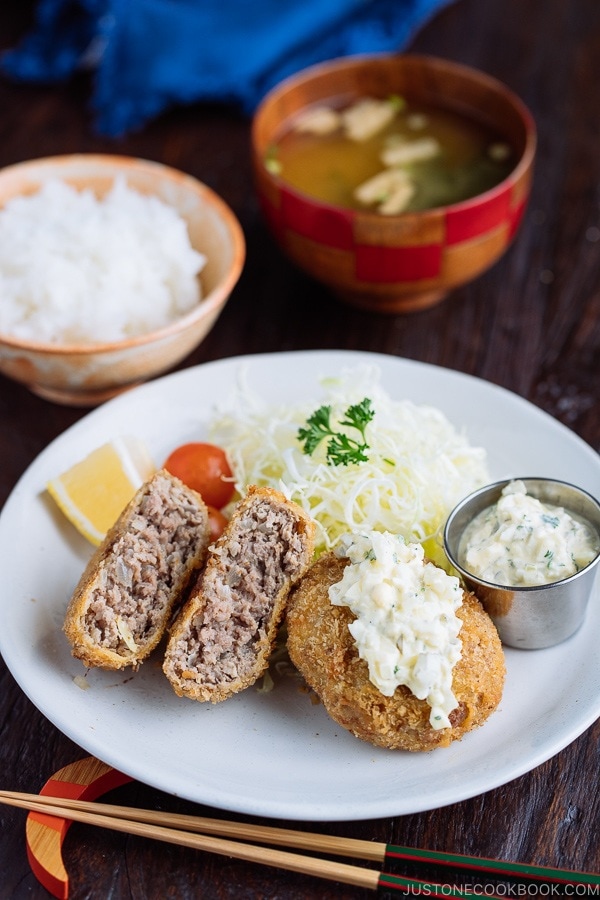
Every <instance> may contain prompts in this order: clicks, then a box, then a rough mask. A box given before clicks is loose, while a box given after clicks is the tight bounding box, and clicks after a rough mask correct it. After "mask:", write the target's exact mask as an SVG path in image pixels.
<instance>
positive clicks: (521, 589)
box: [443, 475, 600, 594]
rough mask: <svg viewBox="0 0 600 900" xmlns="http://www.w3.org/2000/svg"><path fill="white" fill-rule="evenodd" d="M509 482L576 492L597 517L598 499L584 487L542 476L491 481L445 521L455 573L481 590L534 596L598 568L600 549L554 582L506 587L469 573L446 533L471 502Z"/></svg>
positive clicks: (445, 539) (599, 530)
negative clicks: (535, 483) (580, 566)
mask: <svg viewBox="0 0 600 900" xmlns="http://www.w3.org/2000/svg"><path fill="white" fill-rule="evenodd" d="M512 481H523V482H524V483H525V484H527V482H532V481H535V482H542V483H544V484H548V485H553V484H555V485H561V486H562V487H565V488H568V489H569V490H571V491H574V492H575V493H577V494H579V495H580V496H582V497H584V498H585V499H587V500H589V501H591V503H592V505H593V506H595V507H596V508H597V510H598V512H599V514H600V500H599V499H598V498H597V497H595V496H594V495H593V494H591V493H590V492H589V491H586V489H585V488H582V487H579V485H577V484H575V483H574V482H572V481H565V480H564V479H562V478H546V477H545V476H543V475H519V476H514V477H512V478H500V479H498V481H493V482H490V483H489V484H484V485H482V486H481V487H480V488H477V489H476V490H474V491H471V493H470V494H467V495H466V497H463V499H462V500H460V501H459V502H458V503H457V504H456V506H455V507H454V508H453V509H452V510H451V511H450V513H449V515H448V518H447V519H446V522H445V524H444V530H443V548H444V552H445V554H446V556H447V558H448V561H449V563H450V565H451V566H453V567H454V568H455V569H456V570H457V571H458V572H460V574H461V575H462V577H463V578H469V579H471V581H473V582H475V583H476V584H479V585H482V586H484V587H490V588H494V589H495V590H497V591H505V592H507V593H513V594H514V593H536V592H540V591H544V590H548V588H552V587H554V586H556V585H563V584H568V583H569V582H572V581H575V579H577V578H580V577H581V576H582V575H584V574H585V573H586V572H589V571H590V569H592V568H594V567H595V566H597V565H598V564H599V563H600V550H599V551H598V553H596V555H595V556H594V558H593V559H591V560H590V562H589V563H587V565H585V566H584V567H583V568H582V569H579V571H577V572H573V574H572V575H568V576H567V578H560V579H558V580H556V581H548V582H545V583H543V584H519V585H508V584H501V583H500V582H497V581H487V580H486V579H485V578H481V576H479V575H476V574H475V573H474V572H471V571H470V569H467V568H465V566H463V565H462V564H461V563H460V562H459V560H458V558H457V557H458V553H456V554H455V553H454V552H452V550H451V548H450V541H449V538H448V534H449V531H450V528H451V526H452V525H453V524H454V521H455V519H456V517H457V516H458V514H459V513H460V512H461V511H463V510H464V509H465V508H466V507H468V506H469V505H470V504H471V503H473V502H475V501H476V500H478V499H479V498H480V497H482V496H483V495H484V494H488V493H489V494H492V495H493V494H497V493H499V492H501V491H502V488H504V487H506V485H508V484H510V483H511V482H512ZM493 502H494V501H493V500H490V504H491V503H493ZM484 508H487V507H484ZM564 508H565V509H566V510H567V512H569V511H570V510H569V507H568V506H567V504H564ZM475 515H477V513H475ZM469 521H471V520H469ZM589 524H590V525H591V526H592V528H594V530H595V531H596V532H597V533H598V536H599V537H600V528H599V527H598V526H597V525H596V524H595V523H594V522H590V523H589ZM461 536H462V532H461V534H460V535H458V539H457V541H456V549H457V551H458V543H459V541H460V537H461Z"/></svg>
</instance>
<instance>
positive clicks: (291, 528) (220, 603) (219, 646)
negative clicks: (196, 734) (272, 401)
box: [163, 487, 315, 703]
mask: <svg viewBox="0 0 600 900" xmlns="http://www.w3.org/2000/svg"><path fill="white" fill-rule="evenodd" d="M314 531H315V525H314V522H313V521H312V519H310V517H309V516H307V515H306V513H305V512H304V510H303V509H302V508H301V507H300V506H298V505H297V504H296V503H292V502H290V501H289V500H287V499H286V498H285V497H284V495H283V494H281V493H280V492H279V491H276V490H273V489H272V488H266V487H265V488H258V487H250V488H249V489H248V493H247V495H246V497H245V498H244V499H243V500H241V501H240V503H239V504H238V505H237V506H236V507H235V509H234V512H233V514H232V517H231V519H230V521H229V523H228V525H227V527H226V528H225V530H224V532H223V534H222V535H221V537H220V538H219V539H218V541H217V542H216V544H215V545H214V546H212V547H211V548H210V550H209V558H208V561H207V563H206V567H205V569H204V571H203V573H202V575H201V577H200V578H199V580H198V583H197V585H196V586H195V588H194V589H193V591H192V592H191V595H190V597H189V599H188V601H187V603H186V605H185V606H184V608H183V609H182V611H181V613H180V614H179V617H178V618H177V620H176V621H175V624H174V626H173V630H172V633H171V636H170V639H169V643H168V645H167V651H166V654H165V661H164V665H163V670H164V672H165V675H166V676H167V678H168V679H169V681H170V682H171V685H172V686H173V689H174V690H175V693H176V694H178V695H179V696H187V697H190V698H191V699H194V700H201V701H206V700H210V701H212V702H213V703H217V702H219V701H221V700H225V699H226V698H227V697H229V696H231V695H232V694H235V693H237V692H238V691H241V690H243V689H244V688H246V687H249V686H250V685H251V684H253V683H254V682H255V681H256V680H257V679H258V678H259V677H260V676H261V675H262V674H263V672H264V671H265V669H266V668H267V666H268V662H269V656H270V653H271V649H272V647H273V645H274V643H275V639H276V637H277V630H278V627H279V624H280V622H281V619H282V617H283V613H284V608H285V604H286V601H287V597H288V593H289V590H290V588H291V586H292V584H294V583H295V582H296V581H297V580H298V579H299V578H300V577H301V576H302V575H303V573H304V572H305V571H306V570H307V568H308V566H309V565H310V563H311V561H312V556H313V550H314Z"/></svg>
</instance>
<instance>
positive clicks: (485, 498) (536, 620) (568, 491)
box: [444, 478, 600, 650]
mask: <svg viewBox="0 0 600 900" xmlns="http://www.w3.org/2000/svg"><path fill="white" fill-rule="evenodd" d="M512 481H522V482H523V483H524V484H525V486H526V488H527V493H528V494H529V495H531V496H532V497H535V498H537V499H538V500H540V501H541V502H542V503H548V504H551V505H552V506H562V507H564V509H565V510H566V511H567V512H569V513H574V514H575V515H577V516H579V517H580V518H582V519H585V520H586V522H587V523H588V524H589V525H591V526H592V527H593V528H595V529H596V531H597V532H598V534H599V535H600V503H598V501H597V500H596V499H595V498H594V497H592V495H591V494H588V493H587V492H586V491H584V490H582V489H581V488H578V487H575V485H573V484H569V483H568V482H565V481H557V480H553V479H549V478H509V479H506V480H505V481H498V482H496V483H495V484H491V485H488V486H487V487H484V488H481V489H480V490H478V491H475V492H474V493H472V494H470V495H469V496H468V497H466V498H465V499H464V500H462V501H461V502H460V503H459V504H458V506H456V507H455V509H454V510H453V511H452V513H451V514H450V516H449V517H448V521H447V522H446V527H445V529H444V547H445V550H446V555H447V556H448V559H449V560H450V563H451V564H452V565H453V566H454V567H455V569H456V570H457V571H458V572H459V573H460V574H461V576H462V578H463V580H464V582H465V584H466V586H467V587H468V588H469V590H471V591H473V593H474V594H475V595H476V596H477V597H478V598H479V600H480V601H481V603H482V604H483V606H484V607H485V609H486V611H487V612H488V614H489V616H490V618H491V619H492V621H493V622H494V624H495V626H496V628H497V629H498V634H499V635H500V639H501V641H502V643H503V644H506V645H507V646H509V647H518V648H521V649H524V650H539V649H542V648H543V647H552V646H553V645H554V644H559V643H560V642H561V641H564V640H566V639H567V638H568V637H571V635H573V634H574V633H575V632H576V631H577V629H578V628H579V627H580V626H581V624H582V622H583V620H584V617H585V612H586V609H587V605H588V601H589V598H590V595H591V593H592V588H593V585H594V580H595V578H596V573H597V569H598V563H599V562H600V554H599V555H597V556H596V557H595V558H594V559H593V560H592V562H590V563H589V564H588V565H587V566H586V567H585V568H583V569H580V570H579V572H577V573H576V574H575V575H571V576H570V577H569V578H565V579H563V580H562V581H553V582H551V583H549V584H541V585H535V586H525V587H523V586H517V587H509V586H504V585H498V584H492V583H490V582H489V581H483V580H482V579H481V578H478V577H477V576H476V575H474V574H473V573H472V572H469V571H467V570H466V569H465V568H464V566H463V565H461V563H460V561H459V544H460V539H461V537H462V534H463V531H464V530H465V528H466V527H467V525H468V524H469V523H470V522H471V521H472V520H473V519H474V518H475V516H477V515H478V514H479V513H480V512H483V510H484V509H487V508H488V507H490V506H493V505H494V504H495V503H496V502H497V501H498V499H499V498H500V495H501V493H502V490H503V488H504V487H506V485H507V484H509V483H510V482H512Z"/></svg>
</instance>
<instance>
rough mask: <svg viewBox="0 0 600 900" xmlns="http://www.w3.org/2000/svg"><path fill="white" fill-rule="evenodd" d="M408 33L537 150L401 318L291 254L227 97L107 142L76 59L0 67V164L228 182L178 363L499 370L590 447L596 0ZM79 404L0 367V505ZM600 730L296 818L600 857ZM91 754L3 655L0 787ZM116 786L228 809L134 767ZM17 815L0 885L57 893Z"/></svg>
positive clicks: (152, 869)
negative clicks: (473, 71) (391, 812)
mask: <svg viewBox="0 0 600 900" xmlns="http://www.w3.org/2000/svg"><path fill="white" fill-rule="evenodd" d="M32 9H33V4H32V2H31V0H30V2H20V3H19V2H17V0H5V2H4V3H2V4H1V5H0V46H4V47H9V46H12V45H13V44H14V42H15V41H16V39H17V38H18V37H19V35H20V34H22V33H23V32H24V31H25V29H26V28H27V26H28V24H29V22H30V21H31V15H32ZM413 48H414V49H417V50H419V51H422V52H430V53H433V54H436V55H440V56H444V57H447V58H449V59H454V60H458V61H461V62H464V63H467V64H470V65H474V66H477V67H479V68H481V69H483V70H485V71H487V72H489V73H490V74H492V75H494V76H496V77H498V78H500V79H501V80H503V81H504V82H505V83H506V84H508V85H509V87H511V88H512V89H513V90H514V91H516V92H517V93H518V94H519V95H520V96H521V97H522V98H523V99H524V101H525V102H526V103H527V104H528V105H529V107H530V108H531V110H532V112H533V114H534V116H535V119H536V121H537V125H538V129H539V152H538V159H537V166H536V173H535V179H534V185H533V193H532V197H531V202H530V205H529V209H528V211H527V214H526V218H525V222H524V226H523V228H522V230H521V232H520V234H519V237H518V240H517V241H516V242H515V244H514V245H513V246H512V247H511V249H510V250H509V252H508V253H507V254H506V256H505V257H504V258H503V259H502V260H501V261H500V262H499V263H498V264H497V265H496V266H494V267H493V268H492V269H491V270H490V271H489V272H488V273H486V274H485V275H484V276H483V277H481V278H480V279H478V280H477V281H476V282H474V283H473V284H471V285H468V286H467V287H465V288H463V289H460V290H457V291H456V292H455V293H454V294H453V295H452V296H451V297H450V299H449V300H448V301H447V302H445V303H444V304H442V305H441V306H439V307H437V308H434V309H431V310H429V311H425V312H422V313H418V314H415V315H413V316H410V317H406V318H404V317H400V316H398V317H378V316H374V315H370V314H368V313H365V312H363V311H359V310H356V309H351V308H349V307H346V306H343V305H341V304H340V303H339V302H338V301H337V300H336V299H335V298H334V297H333V296H332V295H331V294H330V293H329V292H328V291H327V290H326V289H325V288H322V287H320V286H319V285H317V284H315V283H313V282H312V281H310V280H309V279H308V278H307V277H305V276H304V275H302V274H301V273H300V272H298V271H296V270H295V269H294V268H293V267H292V266H291V265H290V264H289V263H288V262H287V261H286V260H285V259H284V258H283V257H282V256H281V255H280V253H279V252H278V250H277V249H276V247H275V245H274V244H273V242H272V241H271V239H270V237H269V235H268V233H267V231H266V228H265V226H264V223H263V221H262V219H261V217H260V214H259V209H258V205H257V202H256V198H255V194H254V191H253V188H252V182H251V168H250V155H249V123H248V121H247V120H246V119H245V118H244V117H243V116H241V115H240V114H238V113H237V112H235V111H232V110H231V109H227V108H224V107H220V106H216V105H215V106H213V105H194V106H191V107H187V108H181V109H175V110H172V111H170V112H168V113H166V114H165V115H163V116H161V117H160V118H159V119H158V120H157V121H155V122H153V123H151V124H150V125H148V126H147V127H146V128H144V129H143V130H141V131H140V132H139V133H137V134H134V135H131V136H129V137H127V138H126V139H123V140H120V141H109V140H107V139H105V138H100V137H98V136H96V135H94V132H93V130H92V127H91V120H90V116H89V112H88V110H87V105H86V104H87V98H88V96H89V82H88V81H87V80H86V78H85V77H81V78H79V79H77V80H75V81H74V82H72V83H70V84H67V85H58V86H54V87H48V86H23V85H14V84H11V83H9V82H7V81H5V80H0V113H1V114H0V165H8V164H10V163H13V162H18V161H20V160H23V159H26V158H30V157H35V156H44V155H52V154H58V153H65V152H73V151H84V152H85V151H100V152H104V151H108V152H119V153H126V154H131V155H137V156H141V157H146V158H149V159H154V160H158V161H161V162H164V163H167V164H169V165H173V166H176V167H177V168H180V169H183V170H185V171H187V172H189V173H191V174H192V175H195V176H197V177H198V178H200V179H201V180H202V181H205V182H206V183H207V184H209V185H210V186H211V187H212V188H214V189H215V190H216V191H218V192H219V193H220V194H221V195H222V196H223V197H224V198H225V200H226V201H227V202H228V203H229V204H230V205H231V206H232V208H233V209H234V211H235V212H236V214H237V215H238V217H239V219H240V221H241V223H242V226H243V228H244V231H245V235H246V239H247V244H248V259H247V264H246V267H245V270H244V273H243V276H242V278H241V281H240V283H239V285H238V286H237V287H236V289H235V291H234V294H233V296H232V298H231V301H230V303H229V305H228V306H227V308H226V310H225V312H224V314H223V315H222V317H221V319H220V320H219V322H218V323H217V326H216V327H215V329H214V331H213V332H212V333H211V334H210V336H209V337H208V339H207V340H206V341H205V342H204V343H203V344H202V346H201V347H199V348H198V350H197V351H196V352H195V353H194V354H193V355H192V356H191V357H189V358H188V359H187V360H186V361H185V363H184V366H189V365H194V364H198V363H202V362H206V361H208V360H212V359H218V358H222V357H226V356H231V355H236V354H243V353H256V352H265V351H276V350H293V349H309V348H351V349H360V350H374V351H380V352H384V353H388V354H392V355H396V356H401V357H407V358H411V359H418V360H422V361H424V362H428V363H434V364H438V365H442V366H447V367H449V368H451V369H457V370H460V371H463V372H467V373H470V374H473V375H477V376H479V377H481V378H485V379H487V380H489V381H490V382H493V383H495V384H498V385H502V386H503V387H505V388H508V389H510V390H512V391H514V392H516V393H517V394H520V395H521V396H523V397H526V398H527V399H529V400H530V401H532V402H533V403H535V404H537V405H538V406H539V407H541V408H542V409H544V410H546V411H547V412H548V413H550V414H551V415H552V416H555V417H556V418H557V419H558V420H560V421H561V422H563V423H564V424H565V425H567V426H568V427H569V428H571V429H573V431H575V432H576V433H577V434H579V435H580V436H581V437H582V438H583V439H584V440H585V441H587V443H588V444H590V445H591V446H592V447H593V448H594V449H595V450H597V451H598V450H600V416H599V414H598V412H599V403H598V401H599V396H600V115H599V109H600V4H598V0H569V2H568V3H567V2H565V0H485V2H482V0H459V2H455V3H453V4H451V5H450V6H449V7H448V8H447V9H446V10H445V11H444V12H442V13H441V14H439V15H438V16H437V17H436V18H435V19H434V20H432V21H431V22H430V24H429V25H428V26H427V27H426V28H425V29H424V30H423V31H422V32H421V33H420V34H419V35H418V36H417V37H416V39H415V41H414V43H413ZM83 414H84V411H83V410H78V409H69V408H62V407H58V406H53V405H51V404H49V403H47V402H45V401H43V400H40V399H38V398H36V397H34V396H33V395H32V394H30V393H29V392H28V391H27V390H26V389H25V388H22V387H20V386H19V385H16V384H13V383H11V382H9V381H7V380H4V379H1V378H0V504H2V503H3V502H4V501H5V500H6V498H7V496H8V495H9V493H10V491H11V490H12V488H13V487H14V485H15V483H16V481H17V479H18V478H19V476H20V475H21V474H22V472H23V471H24V470H25V469H26V467H27V466H28V465H29V463H30V462H31V461H32V460H33V459H34V458H35V457H36V455H37V454H38V453H39V452H40V451H41V450H42V449H43V448H44V447H45V446H46V445H47V444H48V443H49V442H50V441H51V440H52V439H53V438H54V437H56V436H57V435H59V434H60V433H61V432H63V431H64V430H65V429H66V428H68V427H69V426H70V425H71V424H73V423H74V422H76V421H77V420H78V419H79V418H80V417H81V416H82V415H83ZM556 677H557V678H559V677H560V673H556ZM524 689H526V685H524ZM552 690H553V685H552V684H548V691H549V693H550V694H551V693H552ZM524 728H525V729H526V728H527V723H524ZM599 746H600V723H598V722H597V723H596V724H595V725H593V726H592V727H590V728H589V729H588V730H587V731H586V732H585V733H584V734H583V735H581V736H580V737H579V738H578V739H577V740H576V741H574V743H573V744H571V745H570V746H569V747H568V748H566V749H564V750H563V751H562V752H560V753H558V754H557V755H556V756H555V757H554V758H553V759H551V760H549V761H548V762H546V763H544V764H543V765H540V766H539V767H538V768H536V769H534V770H533V771H532V772H530V773H529V774H526V775H523V776H522V777H520V778H517V779H516V780H514V781H512V782H511V783H509V784H507V785H505V786H503V787H500V788H497V789H496V790H492V791H490V792H488V793H486V794H484V795H483V796H480V797H475V798H473V799H471V800H467V801H465V802H463V803H459V804H455V805H453V806H449V807H446V808H441V809H436V810H432V811H430V812H424V813H420V814H415V815H409V816H403V817H397V818H393V819H382V820H376V821H368V822H350V823H331V824H328V823H325V824H320V825H319V826H318V827H317V826H315V825H314V824H311V823H305V824H306V827H307V828H312V829H313V830H326V831H330V832H332V833H339V834H345V835H352V836H357V837H365V838H370V839H373V840H381V841H388V842H395V843H400V844H408V845H420V846H426V847H430V848H436V849H441V850H452V851H456V852H461V853H471V854H476V855H483V856H489V857H504V858H510V859H516V860H522V861H529V862H533V863H539V864H546V865H554V866H565V867H570V868H576V869H584V870H593V871H597V872H600V842H599V841H598V834H599V831H600V799H599V792H598V787H597V785H598V772H599V769H600V752H599ZM82 755H84V754H83V752H82V751H81V750H80V749H79V748H78V747H76V746H75V745H74V744H73V743H72V742H71V741H69V740H68V739H67V738H66V737H64V736H63V735H62V734H60V733H59V732H58V731H57V730H56V729H55V728H54V727H53V726H52V725H51V724H50V723H49V722H47V721H46V720H45V718H44V717H43V716H42V715H41V714H40V713H39V712H38V711H37V710H36V709H35V707H34V706H33V705H32V704H31V703H30V702H29V700H28V699H27V698H26V697H25V696H24V695H23V693H22V692H21V691H20V689H19V688H18V686H17V685H16V683H15V682H14V680H13V678H12V676H11V675H10V674H9V673H8V672H7V671H6V670H5V668H4V665H3V664H0V762H1V769H2V779H1V780H2V786H4V787H7V788H14V789H21V790H27V791H35V790H38V789H39V788H40V787H41V785H42V783H43V782H44V781H45V780H46V778H47V777H48V776H49V775H51V774H52V773H53V772H55V771H56V770H57V769H59V768H61V767H62V766H64V765H66V764H68V763H69V762H72V761H73V760H75V759H78V758H80V757H81V756H82ZM290 778H293V772H290ZM112 797H113V799H115V800H117V801H118V802H123V803H135V804H140V805H145V806H152V807H155V808H157V809H171V810H176V811H184V812H191V811H193V810H194V811H198V812H200V813H202V812H208V814H211V815H220V813H219V812H218V811H215V810H210V811H206V810H202V809H199V808H198V807H195V806H194V805H193V804H190V803H188V802H186V801H183V800H179V799H176V798H173V797H169V796H167V795H166V794H163V793H161V792H159V791H157V790H154V789H151V788H149V787H146V786H143V785H141V784H137V783H136V784H130V785H127V786H125V787H122V788H120V789H118V790H117V791H115V792H113V794H112ZM24 819H25V814H24V813H22V812H20V811H17V810H11V809H9V808H4V807H0V897H1V898H14V900H21V898H29V900H32V898H36V900H37V898H44V897H46V896H48V895H47V894H46V892H45V891H44V890H43V888H42V887H41V886H40V885H39V884H38V883H37V882H36V880H35V878H34V876H33V875H32V874H31V871H30V869H29V865H28V862H27V858H26V853H25V842H24V827H23V826H24ZM300 824H301V825H302V824H303V823H300ZM65 858H66V861H67V866H68V869H69V872H70V876H71V881H72V897H73V898H74V900H83V898H86V900H105V898H134V900H145V898H157V900H158V898H160V900H162V898H178V900H192V898H203V900H222V898H236V900H238V898H240V897H242V898H244V900H308V898H311V900H314V898H330V897H336V898H340V900H363V898H364V897H366V896H367V895H366V894H365V892H363V891H359V890H355V889H350V888H346V887H343V886H340V885H335V884H331V885H328V884H325V883H320V882H319V883H317V882H315V881H314V880H312V879H310V878H306V877H302V876H299V875H290V874H285V873H281V872H277V871H275V870H271V869H263V868H261V867H258V866H252V865H249V864H245V863H241V862H236V861H234V860H228V859H223V858H217V857H212V856H206V855H202V854H199V853H194V852H192V851H190V850H184V849H179V848H177V847H167V846H163V845H156V844H150V843H149V842H147V841H143V840H141V839H139V838H126V837H124V836H121V835H118V834H113V833H109V832H101V831H97V830H92V829H90V828H86V827H84V826H81V825H76V826H73V828H72V829H71V831H70V832H69V836H68V838H67V841H66V844H65Z"/></svg>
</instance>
